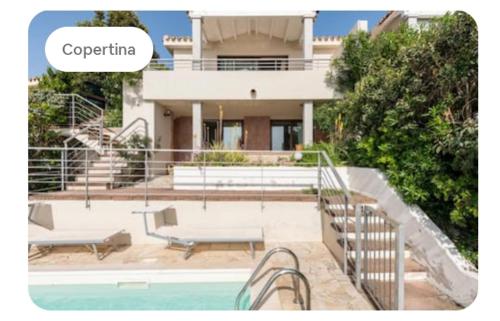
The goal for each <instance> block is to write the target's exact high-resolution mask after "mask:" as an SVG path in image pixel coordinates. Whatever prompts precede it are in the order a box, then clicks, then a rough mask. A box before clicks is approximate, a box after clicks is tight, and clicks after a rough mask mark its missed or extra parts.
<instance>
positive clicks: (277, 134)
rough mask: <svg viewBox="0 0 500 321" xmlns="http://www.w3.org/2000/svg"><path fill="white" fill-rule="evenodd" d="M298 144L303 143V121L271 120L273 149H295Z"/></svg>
mask: <svg viewBox="0 0 500 321" xmlns="http://www.w3.org/2000/svg"><path fill="white" fill-rule="evenodd" d="M297 144H302V121H300V120H274V121H271V149H272V150H295V145H297Z"/></svg>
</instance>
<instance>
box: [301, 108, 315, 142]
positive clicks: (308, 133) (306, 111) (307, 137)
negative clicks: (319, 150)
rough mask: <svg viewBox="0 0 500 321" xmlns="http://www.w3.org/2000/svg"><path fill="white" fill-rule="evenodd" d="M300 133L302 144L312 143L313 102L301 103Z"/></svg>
mask: <svg viewBox="0 0 500 321" xmlns="http://www.w3.org/2000/svg"><path fill="white" fill-rule="evenodd" d="M302 134H303V144H304V146H308V145H312V144H313V102H312V101H306V102H304V104H303V105H302Z"/></svg>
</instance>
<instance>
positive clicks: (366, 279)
mask: <svg viewBox="0 0 500 321" xmlns="http://www.w3.org/2000/svg"><path fill="white" fill-rule="evenodd" d="M355 212H356V214H355V220H356V221H355V243H356V285H357V287H358V288H359V289H361V288H363V289H364V290H365V291H366V293H368V295H369V296H370V298H371V299H372V301H373V302H374V303H375V305H376V306H377V307H378V308H379V309H383V310H402V309H404V295H405V294H404V265H405V254H404V253H405V240H404V230H403V225H402V224H400V223H398V222H396V221H394V220H392V219H390V218H389V217H388V216H387V215H385V213H383V212H382V211H381V210H376V209H374V208H372V207H370V206H367V205H360V206H358V207H357V208H356V211H355Z"/></svg>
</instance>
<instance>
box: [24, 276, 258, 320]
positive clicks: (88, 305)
mask: <svg viewBox="0 0 500 321" xmlns="http://www.w3.org/2000/svg"><path fill="white" fill-rule="evenodd" d="M108 272H109V271H106V272H104V275H103V271H101V272H100V273H99V272H94V273H92V272H88V273H83V274H82V273H80V274H78V273H77V274H74V273H73V275H71V272H60V273H54V272H50V274H51V275H46V274H47V273H43V272H42V273H41V275H37V276H36V277H34V278H33V277H30V285H29V293H30V296H31V299H32V300H33V302H34V303H35V304H36V305H38V306H39V307H41V308H43V309H47V310H233V308H234V301H235V298H236V295H237V294H238V292H239V291H240V289H241V288H242V287H243V284H244V281H243V277H244V276H247V275H248V273H247V272H245V273H242V272H241V271H237V272H236V273H235V272H234V271H231V272H227V273H230V274H226V275H225V277H224V273H222V272H221V271H217V272H216V273H215V275H214V273H213V271H211V272H206V271H205V272H202V273H200V271H197V272H195V273H194V274H192V273H191V274H190V272H189V271H185V272H183V273H180V274H179V271H175V272H173V273H169V271H162V272H160V273H158V271H155V272H153V273H149V274H148V272H147V271H141V272H139V273H138V272H137V271H134V272H132V273H130V272H128V273H124V272H123V271H119V272H118V273H117V274H116V275H115V276H112V275H110V274H109V273H108ZM68 273H69V275H68ZM44 274H45V275H44ZM92 274H94V275H92ZM72 276H73V277H72ZM179 276H180V277H179ZM203 276H205V277H204V278H203ZM33 279H34V281H33V282H32V280H33ZM203 279H204V281H201V280H203ZM152 281H153V282H152ZM71 282H73V283H71ZM249 301H250V295H249V294H247V295H246V296H245V297H244V299H243V300H242V309H246V308H248V306H249V305H250V302H249Z"/></svg>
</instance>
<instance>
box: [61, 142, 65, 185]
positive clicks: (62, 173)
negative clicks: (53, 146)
mask: <svg viewBox="0 0 500 321" xmlns="http://www.w3.org/2000/svg"><path fill="white" fill-rule="evenodd" d="M64 154H65V150H61V191H64V171H65V166H64V165H65V156H64Z"/></svg>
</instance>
